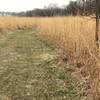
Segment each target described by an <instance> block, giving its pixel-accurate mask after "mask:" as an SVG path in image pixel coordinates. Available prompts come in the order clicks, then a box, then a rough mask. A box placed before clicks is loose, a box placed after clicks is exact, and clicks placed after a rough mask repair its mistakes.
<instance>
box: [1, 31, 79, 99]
mask: <svg viewBox="0 0 100 100" xmlns="http://www.w3.org/2000/svg"><path fill="white" fill-rule="evenodd" d="M66 66H67V65H65V64H64V63H63V62H62V61H61V60H60V58H59V56H58V55H57V54H56V53H55V51H52V50H51V49H50V48H49V47H47V46H46V45H45V43H43V42H42V41H41V40H40V39H39V38H38V37H37V36H36V35H35V32H34V31H32V30H20V31H16V32H9V33H8V34H6V35H1V37H0V100H79V98H78V97H77V90H76V88H75V83H74V82H73V79H72V78H71V75H70V74H71V72H70V71H68V70H67V68H66Z"/></svg>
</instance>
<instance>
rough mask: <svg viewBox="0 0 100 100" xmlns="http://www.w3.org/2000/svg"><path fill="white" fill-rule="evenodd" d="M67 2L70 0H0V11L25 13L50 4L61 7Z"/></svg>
mask: <svg viewBox="0 0 100 100" xmlns="http://www.w3.org/2000/svg"><path fill="white" fill-rule="evenodd" d="M69 1H71V0H0V11H12V12H13V11H17V12H19V11H26V10H32V9H34V8H43V7H44V6H45V5H46V6H47V5H48V4H50V3H57V4H58V6H62V5H66V4H68V3H69ZM74 1H75V0H74Z"/></svg>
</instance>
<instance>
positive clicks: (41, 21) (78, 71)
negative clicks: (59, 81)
mask: <svg viewBox="0 0 100 100" xmlns="http://www.w3.org/2000/svg"><path fill="white" fill-rule="evenodd" d="M95 26H96V23H95V19H94V18H91V17H79V16H76V17H73V16H69V17H45V18H43V17H37V18H36V17H33V18H30V17H29V18H26V17H0V32H1V33H4V32H5V31H13V30H22V29H33V28H35V29H36V35H37V36H38V37H40V38H41V39H42V40H43V41H44V42H45V43H46V44H47V45H49V46H51V47H52V48H53V49H55V51H56V52H57V54H59V55H60V56H61V58H62V60H63V61H64V62H65V63H68V64H70V65H72V66H74V68H73V70H75V71H74V72H73V73H72V76H73V78H75V79H76V80H78V82H77V85H78V86H79V87H80V88H81V87H82V88H83V89H81V91H80V94H81V95H84V97H85V96H87V94H88V98H89V97H92V96H93V97H94V98H98V95H100V82H99V77H100V73H99V72H100V60H99V50H98V49H97V47H96V43H95ZM84 92H85V94H84ZM82 100H85V99H82ZM86 100H87V99H86ZM91 100H92V99H91ZM94 100H96V99H94Z"/></svg>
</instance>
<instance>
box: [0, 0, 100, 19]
mask: <svg viewBox="0 0 100 100" xmlns="http://www.w3.org/2000/svg"><path fill="white" fill-rule="evenodd" d="M99 5H100V3H99ZM95 12H96V0H76V1H70V3H69V5H66V6H64V7H58V6H57V4H49V5H48V6H47V7H44V8H43V9H34V10H29V11H26V12H18V13H16V12H12V13H11V12H0V15H3V16H6V15H9V16H26V17H33V16H43V17H45V16H68V15H74V16H76V15H91V14H94V13H95ZM99 13H100V10H99Z"/></svg>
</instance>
